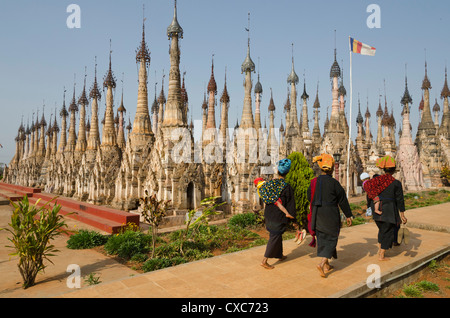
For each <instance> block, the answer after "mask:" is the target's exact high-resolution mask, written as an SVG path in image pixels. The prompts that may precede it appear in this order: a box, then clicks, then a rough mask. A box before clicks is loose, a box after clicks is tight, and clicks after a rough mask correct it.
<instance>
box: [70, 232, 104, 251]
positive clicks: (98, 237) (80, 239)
mask: <svg viewBox="0 0 450 318" xmlns="http://www.w3.org/2000/svg"><path fill="white" fill-rule="evenodd" d="M107 241H108V236H106V235H102V234H100V233H98V232H96V231H89V230H80V231H79V232H78V233H76V234H73V235H72V236H70V238H69V239H68V240H67V248H70V249H74V250H79V249H87V248H93V247H95V246H100V245H104V244H105V243H106V242H107Z"/></svg>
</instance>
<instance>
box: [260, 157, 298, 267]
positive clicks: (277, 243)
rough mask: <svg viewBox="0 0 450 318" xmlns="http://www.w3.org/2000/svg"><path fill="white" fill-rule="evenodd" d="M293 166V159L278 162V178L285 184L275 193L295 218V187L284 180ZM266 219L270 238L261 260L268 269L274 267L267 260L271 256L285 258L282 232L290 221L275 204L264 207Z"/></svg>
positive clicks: (292, 217)
mask: <svg viewBox="0 0 450 318" xmlns="http://www.w3.org/2000/svg"><path fill="white" fill-rule="evenodd" d="M290 168H291V160H289V159H283V160H280V161H279V162H278V175H277V178H278V179H281V180H280V183H282V184H283V187H282V190H281V193H280V194H278V193H274V195H275V196H278V195H279V198H280V199H281V201H282V205H283V206H284V207H285V208H286V210H287V211H288V213H289V214H290V216H291V217H290V218H289V219H292V220H295V216H296V209H295V198H294V189H292V187H291V186H290V185H289V184H288V183H286V182H285V181H284V178H285V176H286V175H287V174H288V172H289V169H290ZM264 220H265V222H266V229H267V231H269V240H268V242H267V246H266V251H265V253H264V258H263V260H262V262H261V266H262V267H264V268H266V269H273V268H274V266H273V265H269V264H268V263H267V260H268V259H269V258H278V259H279V260H284V259H285V258H286V256H284V255H283V238H282V234H283V233H284V232H285V231H286V227H287V224H288V222H289V220H288V217H287V216H286V214H284V213H283V211H281V210H280V209H279V208H278V207H277V206H276V205H275V204H273V203H272V204H267V205H266V207H265V209H264Z"/></svg>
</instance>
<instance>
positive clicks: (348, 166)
mask: <svg viewBox="0 0 450 318" xmlns="http://www.w3.org/2000/svg"><path fill="white" fill-rule="evenodd" d="M348 40H349V41H348V43H349V52H350V118H349V125H348V126H349V133H348V147H347V191H346V192H347V197H349V188H350V182H349V168H350V143H351V138H352V125H353V124H352V104H353V86H352V50H351V47H350V46H351V44H350V37H348Z"/></svg>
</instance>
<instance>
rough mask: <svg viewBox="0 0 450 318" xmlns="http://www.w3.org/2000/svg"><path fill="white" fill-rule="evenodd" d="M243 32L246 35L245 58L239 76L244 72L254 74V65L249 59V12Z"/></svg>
mask: <svg viewBox="0 0 450 318" xmlns="http://www.w3.org/2000/svg"><path fill="white" fill-rule="evenodd" d="M245 30H246V31H247V33H248V40H247V56H246V58H245V60H244V63H242V66H241V74H242V73H244V72H255V63H253V61H252V59H251V57H250V12H249V13H248V28H245Z"/></svg>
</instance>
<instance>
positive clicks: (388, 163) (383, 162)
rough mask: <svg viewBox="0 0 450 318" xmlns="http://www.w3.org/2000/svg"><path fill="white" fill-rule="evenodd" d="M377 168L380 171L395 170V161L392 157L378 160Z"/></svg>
mask: <svg viewBox="0 0 450 318" xmlns="http://www.w3.org/2000/svg"><path fill="white" fill-rule="evenodd" d="M376 166H377V167H378V168H380V169H388V168H395V159H394V158H392V157H391V156H384V157H383V158H379V159H377V163H376Z"/></svg>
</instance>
